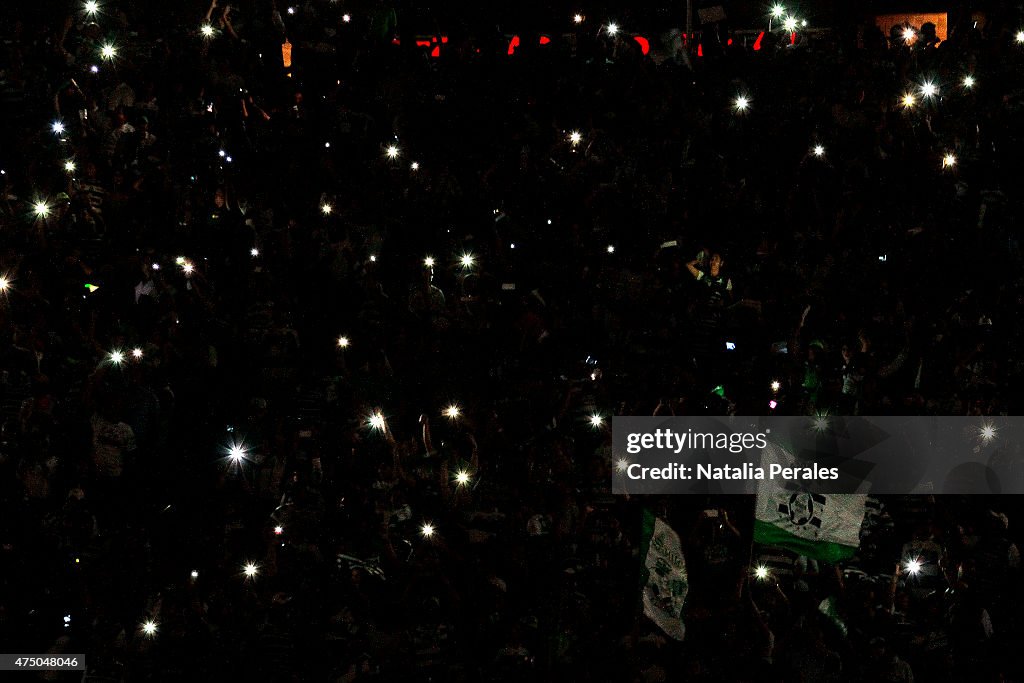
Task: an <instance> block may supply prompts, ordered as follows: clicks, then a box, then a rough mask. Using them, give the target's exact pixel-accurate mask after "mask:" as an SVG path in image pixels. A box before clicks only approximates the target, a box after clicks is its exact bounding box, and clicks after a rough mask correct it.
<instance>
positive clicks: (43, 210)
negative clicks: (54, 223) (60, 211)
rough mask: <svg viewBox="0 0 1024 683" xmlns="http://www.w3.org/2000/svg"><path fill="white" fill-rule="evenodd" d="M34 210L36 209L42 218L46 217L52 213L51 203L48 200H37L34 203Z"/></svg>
mask: <svg viewBox="0 0 1024 683" xmlns="http://www.w3.org/2000/svg"><path fill="white" fill-rule="evenodd" d="M32 210H33V211H35V213H36V215H37V216H39V217H40V218H46V217H47V216H49V215H50V205H49V204H47V203H46V202H36V203H35V204H33V205H32Z"/></svg>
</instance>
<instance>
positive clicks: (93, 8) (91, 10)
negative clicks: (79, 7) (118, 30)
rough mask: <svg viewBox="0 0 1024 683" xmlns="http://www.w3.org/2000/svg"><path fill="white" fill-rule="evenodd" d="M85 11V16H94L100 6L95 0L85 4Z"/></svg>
mask: <svg viewBox="0 0 1024 683" xmlns="http://www.w3.org/2000/svg"><path fill="white" fill-rule="evenodd" d="M85 11H86V13H87V14H96V13H97V12H99V11H100V5H99V3H98V2H95V0H89V1H88V2H86V3H85Z"/></svg>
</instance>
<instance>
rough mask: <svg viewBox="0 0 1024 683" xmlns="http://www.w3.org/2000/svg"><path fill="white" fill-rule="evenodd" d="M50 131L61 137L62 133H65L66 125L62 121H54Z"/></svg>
mask: <svg viewBox="0 0 1024 683" xmlns="http://www.w3.org/2000/svg"><path fill="white" fill-rule="evenodd" d="M50 130H52V131H53V132H54V133H56V134H57V135H60V134H61V133H63V132H64V124H63V123H61V122H60V121H54V122H53V124H52V125H51V126H50Z"/></svg>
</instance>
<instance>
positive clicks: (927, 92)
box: [921, 81, 939, 97]
mask: <svg viewBox="0 0 1024 683" xmlns="http://www.w3.org/2000/svg"><path fill="white" fill-rule="evenodd" d="M938 92H939V88H938V86H936V85H935V84H934V83H932V82H930V81H929V82H928V83H923V84H922V85H921V94H922V95H924V96H925V97H935V95H937V94H938Z"/></svg>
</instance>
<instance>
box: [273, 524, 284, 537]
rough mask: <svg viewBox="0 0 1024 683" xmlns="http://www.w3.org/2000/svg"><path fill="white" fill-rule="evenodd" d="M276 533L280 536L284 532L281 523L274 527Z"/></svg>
mask: <svg viewBox="0 0 1024 683" xmlns="http://www.w3.org/2000/svg"><path fill="white" fill-rule="evenodd" d="M274 533H275V534H277V535H278V536H280V535H281V534H283V533H284V527H283V526H280V525H278V526H275V527H274Z"/></svg>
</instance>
